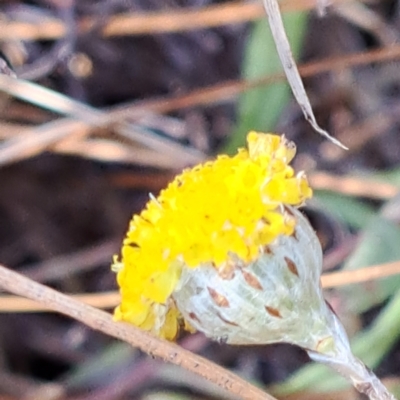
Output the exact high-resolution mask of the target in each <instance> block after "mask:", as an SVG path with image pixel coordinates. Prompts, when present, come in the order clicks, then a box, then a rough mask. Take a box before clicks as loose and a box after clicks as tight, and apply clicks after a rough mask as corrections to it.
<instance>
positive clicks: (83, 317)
mask: <svg viewBox="0 0 400 400" xmlns="http://www.w3.org/2000/svg"><path fill="white" fill-rule="evenodd" d="M0 287H1V288H2V289H4V290H6V291H8V292H11V293H14V294H16V295H19V296H24V297H27V298H29V299H31V300H34V301H36V302H39V303H41V304H43V305H45V306H46V307H47V308H49V309H51V310H53V311H57V312H59V313H61V314H64V315H67V316H69V317H71V318H73V319H75V320H77V321H80V322H82V323H83V324H85V325H87V326H89V327H91V328H93V329H95V330H98V331H101V332H103V333H105V334H107V335H109V336H112V337H114V338H117V339H119V340H122V341H124V342H127V343H129V344H130V345H132V346H134V347H137V348H139V349H141V350H142V351H143V352H145V353H147V354H149V355H151V356H153V357H159V358H161V359H163V360H164V361H168V362H171V363H173V364H176V365H179V366H181V367H182V368H185V369H187V370H188V371H191V372H193V373H195V374H197V375H200V376H202V377H203V378H205V379H207V380H209V381H211V382H213V383H215V384H217V385H218V386H220V387H222V388H224V389H225V390H227V391H228V392H229V393H231V394H232V395H233V396H235V397H236V398H242V399H248V400H276V399H275V398H274V397H272V396H270V395H268V394H267V393H265V392H263V391H262V390H260V389H258V388H256V387H254V386H252V385H251V384H249V383H248V382H246V381H245V380H243V379H242V378H239V377H238V376H236V375H235V374H233V373H231V372H230V371H228V370H225V369H224V368H222V367H220V366H218V365H216V364H213V363H212V362H211V361H208V360H206V359H204V358H202V357H200V356H198V355H196V354H193V353H191V352H190V351H187V350H185V349H183V348H182V347H179V346H178V345H176V344H174V343H170V342H167V341H165V340H162V339H159V338H156V337H154V336H152V335H150V334H148V333H147V332H144V331H142V330H141V329H139V328H136V327H134V326H132V325H128V324H126V323H121V322H118V323H116V322H115V321H113V319H112V316H111V315H110V314H108V313H106V312H104V311H101V310H98V309H96V308H93V307H91V306H88V305H87V304H85V303H82V302H80V301H78V300H76V299H74V298H72V297H71V296H67V295H64V294H62V293H60V292H57V291H56V290H53V289H51V288H49V287H46V286H44V285H42V284H40V283H37V282H34V281H32V280H31V279H28V278H26V277H24V276H23V275H21V274H18V273H17V272H14V271H11V270H10V269H8V268H6V267H4V266H2V265H0Z"/></svg>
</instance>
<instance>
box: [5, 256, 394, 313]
mask: <svg viewBox="0 0 400 400" xmlns="http://www.w3.org/2000/svg"><path fill="white" fill-rule="evenodd" d="M398 274H400V261H394V262H391V263H386V264H378V265H374V266H371V267H366V268H361V269H357V270H354V271H338V272H331V273H328V274H324V275H322V277H321V283H322V286H323V287H324V288H326V289H327V288H332V287H337V286H344V285H350V284H356V283H362V282H368V281H373V280H377V279H382V278H386V277H389V276H393V275H398ZM0 286H1V284H0ZM26 297H30V296H26ZM30 298H31V297H30ZM69 298H73V299H75V300H76V301H79V302H83V303H85V304H88V305H90V306H93V307H96V308H104V309H112V308H114V307H116V306H117V305H118V304H119V302H120V297H119V293H118V292H116V291H111V292H103V293H89V294H71V295H70V296H69ZM51 310H54V308H53V307H50V306H46V305H44V304H43V303H42V302H41V303H38V302H37V301H34V300H30V299H26V298H24V297H16V296H0V312H3V313H12V312H43V311H51Z"/></svg>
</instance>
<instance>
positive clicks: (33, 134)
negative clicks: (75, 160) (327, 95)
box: [0, 45, 400, 168]
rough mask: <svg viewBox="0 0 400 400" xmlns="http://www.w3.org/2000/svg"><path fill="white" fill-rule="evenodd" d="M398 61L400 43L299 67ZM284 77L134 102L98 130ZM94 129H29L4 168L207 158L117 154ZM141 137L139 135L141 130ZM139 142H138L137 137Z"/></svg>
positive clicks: (61, 124) (12, 144) (4, 155)
mask: <svg viewBox="0 0 400 400" xmlns="http://www.w3.org/2000/svg"><path fill="white" fill-rule="evenodd" d="M398 58H400V45H394V46H391V47H387V48H382V49H378V50H373V51H369V52H363V53H357V54H352V55H348V56H340V57H334V58H329V59H327V60H322V61H318V62H313V63H309V64H304V65H303V66H300V68H299V71H300V73H301V75H302V76H303V77H308V76H314V75H317V74H319V73H322V72H327V71H332V70H342V69H347V68H350V67H352V66H357V65H366V64H370V63H372V62H385V61H389V60H395V59H398ZM6 79H11V78H9V77H5V78H3V81H5V80H6ZM283 79H284V75H283V74H275V75H272V76H267V77H265V78H261V79H257V80H255V81H251V82H245V81H233V82H226V83H222V84H218V85H215V86H212V87H208V88H203V89H198V90H194V91H192V92H191V93H189V94H187V95H183V96H179V97H175V98H171V97H168V98H165V99H156V100H145V101H142V102H135V103H134V104H132V105H123V106H119V107H116V108H114V109H113V110H110V111H107V112H106V111H104V112H102V114H103V113H104V114H107V116H104V119H102V120H101V123H100V121H99V120H97V121H96V126H99V125H101V126H107V125H109V124H112V123H115V121H123V120H124V119H126V118H137V117H140V116H143V115H144V114H145V113H148V112H158V113H167V112H171V111H174V110H177V109H183V108H187V107H193V106H199V105H212V104H215V103H220V102H224V101H228V100H231V99H233V98H235V96H237V95H238V94H239V93H241V92H244V91H246V90H250V89H252V88H255V87H259V86H261V85H268V84H271V83H273V82H277V81H280V80H283ZM6 83H7V82H5V84H6ZM96 111H97V110H96ZM129 126H131V125H129ZM129 126H128V129H129ZM92 128H93V126H90V125H88V124H87V123H85V122H82V121H75V120H73V119H71V118H63V119H61V120H57V121H54V122H50V123H46V124H42V125H40V126H38V127H35V128H26V129H24V130H23V131H22V132H21V134H20V135H18V136H15V137H14V138H13V139H12V140H8V141H5V142H3V144H2V145H0V165H7V164H9V163H13V162H17V161H20V160H23V159H26V158H29V157H33V156H35V155H37V154H39V153H41V152H43V151H48V150H53V149H54V150H55V151H58V152H62V153H68V154H78V155H81V156H84V157H88V158H92V159H99V160H103V161H113V160H114V161H117V162H118V161H119V162H129V163H134V162H145V163H146V165H152V162H154V163H156V161H157V160H158V161H159V162H158V164H155V165H156V166H159V167H163V168H174V167H175V168H179V166H178V165H177V164H176V162H177V160H182V166H187V165H190V164H191V163H193V162H198V161H199V160H200V159H201V158H204V155H203V156H202V155H201V154H200V153H199V152H196V153H195V154H194V153H191V152H190V149H188V148H182V147H179V148H176V147H173V149H171V147H168V151H166V150H165V146H163V145H161V147H163V151H160V149H158V150H157V157H159V155H160V154H163V159H158V158H157V157H155V156H151V154H153V152H152V151H151V150H148V151H147V152H145V150H144V149H143V148H134V149H132V148H130V147H128V146H123V145H121V144H118V143H115V145H114V147H113V148H114V150H113V151H109V152H105V151H104V148H105V147H106V146H107V145H110V142H108V143H107V142H104V141H102V142H97V141H96V142H91V141H85V140H84V139H85V137H86V136H87V135H89V134H90V133H91V131H92ZM126 129H127V128H126V127H125V131H124V132H125V134H126ZM136 135H138V133H137V132H136ZM138 136H139V139H140V140H142V139H143V136H144V135H140V134H139V135H138ZM132 139H134V138H132ZM136 139H138V138H137V137H136ZM146 144H147V145H151V146H153V147H154V145H155V146H156V147H157V148H158V142H157V143H156V144H154V142H152V143H146ZM122 147H125V149H122ZM177 152H179V154H180V156H179V157H177V156H176V154H177ZM188 153H190V154H188ZM199 154H200V155H199ZM182 155H184V157H183V158H182V157H181V156H182ZM113 157H115V158H113Z"/></svg>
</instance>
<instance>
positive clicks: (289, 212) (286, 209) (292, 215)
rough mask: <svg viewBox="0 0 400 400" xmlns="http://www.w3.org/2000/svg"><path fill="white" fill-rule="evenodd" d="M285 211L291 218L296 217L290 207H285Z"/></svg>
mask: <svg viewBox="0 0 400 400" xmlns="http://www.w3.org/2000/svg"><path fill="white" fill-rule="evenodd" d="M284 209H285V211H286V212H287V213H288V214H289V215H290V216H291V217H295V215H294V213H293V211H292V210H291V209H290V208H289V207H288V206H284Z"/></svg>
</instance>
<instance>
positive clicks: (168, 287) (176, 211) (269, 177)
mask: <svg viewBox="0 0 400 400" xmlns="http://www.w3.org/2000/svg"><path fill="white" fill-rule="evenodd" d="M247 143H248V149H239V151H238V153H237V154H236V155H235V156H233V157H228V156H226V155H222V156H219V157H217V159H216V160H214V161H207V162H205V163H204V164H201V165H197V166H195V167H194V168H191V169H187V170H184V171H183V172H182V174H180V175H179V176H177V177H176V178H175V179H174V181H173V182H171V183H170V184H169V186H168V187H167V188H166V189H165V190H163V191H161V193H160V195H159V196H158V198H157V199H156V198H151V199H150V201H149V202H148V204H147V206H146V208H145V209H144V210H143V211H142V213H141V214H140V215H135V216H134V217H133V219H132V221H131V223H130V226H129V230H128V233H127V236H126V238H125V240H124V243H123V247H122V258H121V261H118V260H114V266H113V267H114V269H115V270H116V271H117V272H118V284H119V286H120V292H121V304H120V306H119V307H118V308H117V309H116V311H115V318H116V319H117V320H124V321H127V322H130V323H132V324H134V325H136V326H139V327H141V328H143V329H145V330H149V331H151V332H153V333H155V334H157V335H160V336H161V337H165V338H168V339H173V338H174V337H175V336H176V333H177V331H178V326H179V325H180V323H181V322H186V323H187V322H188V321H181V319H182V317H181V316H180V312H179V311H178V309H177V307H176V303H175V300H174V298H173V293H174V292H175V291H177V290H179V288H180V287H181V286H182V284H183V283H184V282H182V280H181V277H182V273H183V272H184V271H185V270H188V269H190V270H193V269H197V268H203V266H205V265H207V266H211V267H212V268H213V269H214V270H217V271H219V273H221V274H224V273H226V274H229V269H230V266H231V265H232V263H242V264H248V263H251V262H253V261H254V260H256V259H257V258H258V257H259V256H260V254H262V253H263V252H264V248H265V246H266V245H268V244H270V243H273V242H274V241H275V240H276V239H277V238H278V237H280V236H282V235H284V236H290V235H292V234H293V232H294V229H295V225H296V216H295V215H294V214H293V212H291V211H290V210H287V208H286V207H285V206H299V205H301V204H302V203H303V202H304V200H306V199H307V198H309V197H311V195H312V191H311V189H310V188H309V186H308V183H307V180H306V177H305V175H304V174H301V173H300V174H298V175H295V174H294V171H293V169H292V168H291V167H290V166H289V163H290V161H291V160H292V159H293V157H294V155H295V147H294V145H293V144H292V143H291V142H288V141H287V140H286V139H285V138H284V137H283V136H277V135H272V134H261V133H257V132H250V133H249V134H248V137H247ZM189 323H190V322H189Z"/></svg>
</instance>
